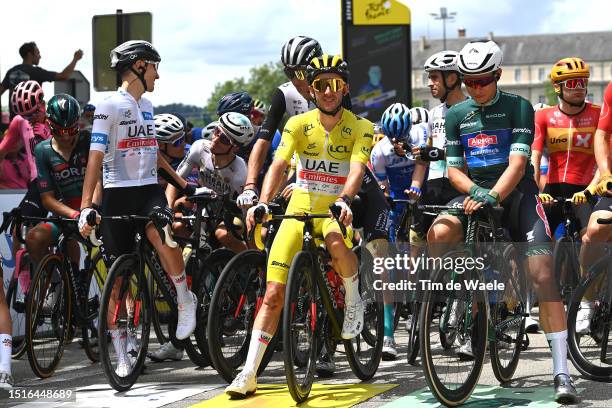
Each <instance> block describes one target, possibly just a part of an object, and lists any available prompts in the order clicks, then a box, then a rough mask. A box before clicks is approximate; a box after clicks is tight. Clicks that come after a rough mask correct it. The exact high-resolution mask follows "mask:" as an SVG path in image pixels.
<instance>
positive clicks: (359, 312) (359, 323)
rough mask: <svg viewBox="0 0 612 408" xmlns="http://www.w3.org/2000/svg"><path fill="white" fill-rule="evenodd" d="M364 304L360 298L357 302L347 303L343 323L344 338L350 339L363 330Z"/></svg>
mask: <svg viewBox="0 0 612 408" xmlns="http://www.w3.org/2000/svg"><path fill="white" fill-rule="evenodd" d="M364 310H365V307H364V304H363V301H362V300H361V299H360V300H359V301H358V302H357V303H347V304H346V305H345V306H344V322H343V323H342V338H343V339H344V340H350V339H352V338H354V337H357V335H358V334H359V333H361V330H363V314H364Z"/></svg>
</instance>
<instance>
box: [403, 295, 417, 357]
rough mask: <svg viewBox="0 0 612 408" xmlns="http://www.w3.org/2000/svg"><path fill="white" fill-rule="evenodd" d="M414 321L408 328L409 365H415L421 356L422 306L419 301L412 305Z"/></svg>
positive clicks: (407, 351) (407, 352)
mask: <svg viewBox="0 0 612 408" xmlns="http://www.w3.org/2000/svg"><path fill="white" fill-rule="evenodd" d="M410 309H411V310H410V311H411V316H412V320H411V321H410V326H409V327H408V349H407V350H406V354H407V356H406V358H407V360H408V364H410V365H415V362H416V359H417V357H418V356H419V312H420V309H421V305H420V303H419V302H417V301H413V302H411V304H410Z"/></svg>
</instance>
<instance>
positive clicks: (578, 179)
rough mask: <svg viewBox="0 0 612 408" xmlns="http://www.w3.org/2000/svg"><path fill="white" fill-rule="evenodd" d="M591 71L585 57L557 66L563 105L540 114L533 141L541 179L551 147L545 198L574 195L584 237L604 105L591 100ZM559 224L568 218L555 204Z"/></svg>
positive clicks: (554, 77)
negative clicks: (544, 157) (587, 193)
mask: <svg viewBox="0 0 612 408" xmlns="http://www.w3.org/2000/svg"><path fill="white" fill-rule="evenodd" d="M589 76H590V71H589V65H588V64H587V63H585V62H584V61H583V60H582V59H580V58H563V59H561V60H559V62H557V63H556V64H555V65H554V66H553V67H552V69H551V73H550V79H551V81H552V84H553V88H554V90H555V92H556V94H557V96H558V98H559V104H558V105H557V106H553V107H549V108H544V109H540V110H538V111H537V112H536V114H535V137H534V140H533V144H532V146H531V148H532V151H533V157H532V163H533V166H534V170H535V171H534V177H535V180H536V182H538V181H539V180H540V159H541V157H542V152H543V151H544V149H546V150H548V175H547V181H546V185H545V187H544V192H543V194H540V198H541V199H542V201H543V203H544V204H545V205H546V204H552V201H553V197H563V198H571V199H572V201H573V202H574V204H577V206H576V207H575V208H574V211H575V213H576V218H577V220H578V223H579V226H578V229H579V230H580V231H581V235H582V236H584V233H585V229H586V226H587V224H588V220H589V212H590V211H589V209H588V208H586V207H585V206H580V205H579V204H584V203H585V202H586V196H585V194H584V192H583V191H584V190H585V189H586V188H587V187H588V186H589V184H591V183H593V185H592V186H591V192H592V190H593V189H594V187H595V182H596V181H597V180H593V177H594V174H595V155H594V151H593V144H594V135H595V130H596V129H597V122H598V121H599V111H600V107H599V106H598V105H594V104H592V103H591V102H588V101H586V100H585V99H586V94H587V85H588V79H589ZM546 213H547V214H546V215H547V218H548V221H549V223H550V225H551V226H552V227H553V228H556V226H557V225H558V224H559V223H560V222H561V221H562V218H563V214H562V209H561V208H560V207H559V206H555V207H551V208H549V209H548V211H547V212H546Z"/></svg>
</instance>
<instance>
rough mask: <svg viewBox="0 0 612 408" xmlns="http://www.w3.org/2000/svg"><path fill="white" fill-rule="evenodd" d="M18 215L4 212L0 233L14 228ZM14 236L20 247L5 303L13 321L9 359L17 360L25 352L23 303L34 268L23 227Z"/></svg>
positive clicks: (13, 211) (12, 211)
mask: <svg viewBox="0 0 612 408" xmlns="http://www.w3.org/2000/svg"><path fill="white" fill-rule="evenodd" d="M20 214H21V212H20V209H19V208H14V209H13V210H11V212H4V213H3V215H2V225H1V226H0V232H7V231H10V230H11V229H12V228H11V226H14V224H13V223H14V220H15V218H16V217H17V216H19V215H20ZM15 235H16V238H17V240H18V241H19V243H20V244H21V247H20V248H19V249H18V250H17V252H16V253H15V268H14V269H13V275H12V276H11V279H10V281H9V283H8V285H7V286H6V303H7V306H8V308H9V311H10V314H11V316H12V321H13V331H12V333H13V349H12V352H11V357H12V358H14V359H19V358H21V356H23V354H24V353H25V352H26V345H27V343H26V341H25V339H26V336H25V332H26V326H25V301H26V298H27V296H28V293H29V289H30V282H31V281H32V273H33V272H34V271H33V269H34V268H33V265H32V262H31V261H30V255H29V254H28V251H27V249H26V248H25V239H24V238H23V237H24V235H25V226H24V227H23V228H21V231H18V232H17V234H15Z"/></svg>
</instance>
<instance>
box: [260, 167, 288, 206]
mask: <svg viewBox="0 0 612 408" xmlns="http://www.w3.org/2000/svg"><path fill="white" fill-rule="evenodd" d="M287 166H288V163H287V162H286V161H285V160H284V159H281V158H277V159H274V161H273V162H272V165H271V166H270V168H269V169H268V172H267V173H266V177H265V178H264V181H263V186H262V187H261V197H260V198H259V201H260V202H262V203H269V202H270V200H272V198H273V197H274V196H275V195H276V193H277V192H278V190H279V189H280V187H281V186H282V185H284V182H285V177H284V174H285V169H286V168H287Z"/></svg>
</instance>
